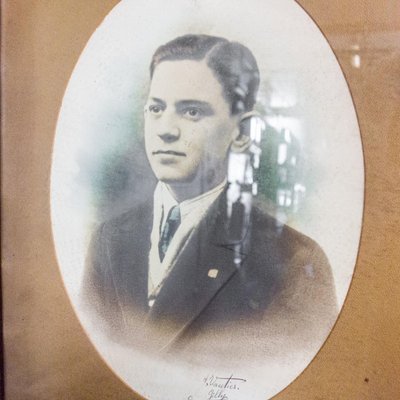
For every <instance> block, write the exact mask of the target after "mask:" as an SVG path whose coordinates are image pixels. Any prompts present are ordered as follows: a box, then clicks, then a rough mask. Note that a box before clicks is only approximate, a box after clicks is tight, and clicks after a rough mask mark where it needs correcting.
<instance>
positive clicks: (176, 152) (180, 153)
mask: <svg viewBox="0 0 400 400" xmlns="http://www.w3.org/2000/svg"><path fill="white" fill-rule="evenodd" d="M152 154H153V155H156V154H164V155H165V154H168V155H171V156H180V157H186V154H185V153H182V152H180V151H174V150H157V151H153V153H152Z"/></svg>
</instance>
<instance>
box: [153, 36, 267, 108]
mask: <svg viewBox="0 0 400 400" xmlns="http://www.w3.org/2000/svg"><path fill="white" fill-rule="evenodd" d="M174 60H199V61H201V60H205V61H206V63H207V65H208V66H209V68H210V69H211V71H212V72H213V73H214V74H215V77H216V78H217V80H218V81H219V82H220V84H221V86H222V88H223V95H224V97H225V99H226V100H227V102H228V104H230V106H231V113H232V114H239V113H242V112H248V111H251V110H252V109H253V107H254V104H255V102H256V97H257V91H258V86H259V83H260V73H259V70H258V66H257V61H256V59H255V58H254V55H253V53H252V52H251V51H250V50H249V49H248V48H247V47H246V46H244V45H242V44H240V43H238V42H230V41H229V40H227V39H224V38H221V37H217V36H209V35H192V34H190V35H184V36H179V37H177V38H175V39H173V40H171V41H170V42H168V43H166V44H164V45H162V46H160V47H159V48H158V49H157V50H156V52H155V53H154V55H153V58H152V60H151V64H150V78H153V74H154V70H155V68H156V67H157V65H158V64H160V63H161V62H163V61H174Z"/></svg>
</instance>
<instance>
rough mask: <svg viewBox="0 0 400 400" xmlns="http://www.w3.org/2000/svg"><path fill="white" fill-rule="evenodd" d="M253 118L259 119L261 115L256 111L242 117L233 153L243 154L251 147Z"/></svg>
mask: <svg viewBox="0 0 400 400" xmlns="http://www.w3.org/2000/svg"><path fill="white" fill-rule="evenodd" d="M252 117H259V114H258V113H257V112H256V111H249V112H247V113H244V114H243V115H241V117H240V119H239V121H238V124H237V128H236V129H235V132H234V139H233V142H232V145H231V150H232V151H234V152H236V153H242V152H243V151H245V150H247V148H248V147H249V146H250V145H251V137H250V124H251V118H252Z"/></svg>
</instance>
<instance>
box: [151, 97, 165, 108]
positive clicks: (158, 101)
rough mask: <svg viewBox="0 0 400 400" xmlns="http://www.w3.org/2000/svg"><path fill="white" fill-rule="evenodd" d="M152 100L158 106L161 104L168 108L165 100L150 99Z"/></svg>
mask: <svg viewBox="0 0 400 400" xmlns="http://www.w3.org/2000/svg"><path fill="white" fill-rule="evenodd" d="M150 100H151V101H152V102H153V103H157V104H159V105H161V106H163V107H166V106H167V103H166V102H165V101H164V100H161V99H159V98H158V97H150Z"/></svg>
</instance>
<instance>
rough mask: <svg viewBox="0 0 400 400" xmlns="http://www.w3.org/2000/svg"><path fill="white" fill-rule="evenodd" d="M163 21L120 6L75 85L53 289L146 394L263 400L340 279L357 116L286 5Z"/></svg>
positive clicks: (277, 385) (56, 204)
mask: <svg viewBox="0 0 400 400" xmlns="http://www.w3.org/2000/svg"><path fill="white" fill-rule="evenodd" d="M163 10H164V9H163V7H162V2H161V0H155V1H152V2H145V1H137V2H136V1H135V2H131V1H121V2H120V3H119V4H118V5H117V6H116V7H115V8H114V9H113V10H112V11H111V12H110V13H109V14H108V15H107V16H106V18H105V19H104V21H103V22H102V23H101V24H100V25H99V27H98V28H97V30H96V31H95V32H94V33H93V35H92V37H91V38H90V40H89V42H88V44H87V45H86V47H85V49H83V52H82V54H81V56H80V58H79V60H78V62H77V65H76V67H75V69H74V71H73V73H72V76H71V78H70V80H69V83H68V86H67V89H66V92H65V95H64V98H63V103H62V107H61V110H60V115H59V119H58V123H57V130H56V135H55V141H54V149H53V160H52V173H51V198H50V201H51V213H52V229H53V236H54V243H55V248H56V252H57V259H58V263H59V267H60V271H61V275H62V278H63V281H64V284H65V287H66V290H67V293H68V295H69V298H70V300H71V303H72V305H73V307H74V310H75V313H76V314H77V317H78V318H79V320H80V322H81V323H82V326H83V327H84V329H85V331H86V333H87V335H88V337H89V338H90V340H91V342H92V343H93V345H94V347H95V348H96V350H97V351H98V353H99V354H100V356H101V357H102V358H103V360H104V361H105V362H106V363H107V365H108V366H109V367H110V368H111V369H112V370H113V371H114V372H115V373H116V374H117V375H118V376H119V377H120V378H121V379H122V380H123V381H124V382H125V383H126V384H127V385H128V386H130V387H131V388H132V390H133V391H135V392H136V393H138V394H140V395H141V396H144V397H145V398H148V399H151V400H157V399H163V400H165V399H177V398H182V399H188V398H192V399H206V398H207V399H222V398H224V399H233V400H235V399H237V400H240V399H249V398H251V399H260V400H261V399H266V398H271V397H272V396H274V395H275V394H277V393H278V392H280V391H281V390H283V389H284V388H285V387H286V386H287V385H289V384H290V383H291V382H292V381H293V380H294V379H295V378H296V377H297V376H298V375H299V374H300V373H301V372H302V371H303V370H304V369H305V368H306V367H307V365H308V364H309V363H310V362H311V361H312V359H313V358H314V357H315V355H316V354H317V353H318V351H319V350H320V348H321V347H322V345H323V344H324V342H325V340H326V339H327V337H328V335H329V334H330V332H331V330H332V328H333V326H334V323H335V321H336V319H337V317H338V315H339V313H340V310H341V308H342V306H343V303H344V300H345V297H346V295H347V291H348V288H349V285H350V282H351V279H352V276H353V271H354V266H355V263H356V258H357V253H358V247H359V240H360V232H361V225H362V212H363V196H364V165H363V154H362V144H361V136H360V132H359V127H358V123H357V117H356V113H355V109H354V105H353V102H352V99H351V95H350V92H349V89H348V86H347V84H346V81H345V78H344V76H343V73H342V71H341V68H340V66H339V64H338V62H337V60H336V58H335V55H334V53H333V51H332V50H331V48H330V46H329V44H328V42H327V41H326V39H325V38H324V36H323V35H322V33H321V31H320V30H319V28H318V27H317V26H316V25H315V23H314V22H313V21H312V19H311V18H310V17H309V16H308V15H307V14H306V12H305V11H304V10H303V9H302V8H301V7H300V6H299V5H298V4H297V3H295V2H294V1H289V0H284V1H282V0H279V1H278V0H268V1H258V0H252V1H250V2H247V3H246V9H245V10H243V2H241V1H239V0H234V1H229V3H228V2H227V1H220V2H218V3H217V4H215V2H211V1H209V0H205V1H201V2H187V1H184V0H174V1H173V2H172V3H171V6H170V7H169V8H168V13H166V12H165V11H163ZM355 67H356V66H355Z"/></svg>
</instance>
